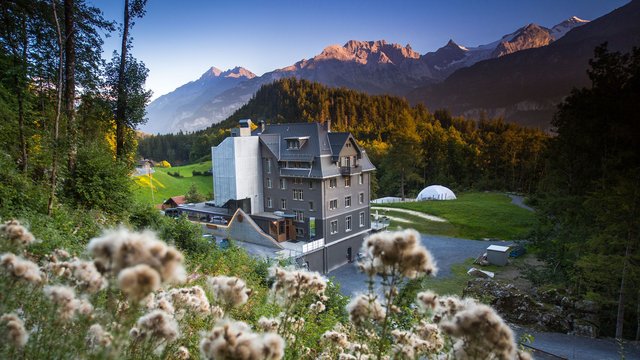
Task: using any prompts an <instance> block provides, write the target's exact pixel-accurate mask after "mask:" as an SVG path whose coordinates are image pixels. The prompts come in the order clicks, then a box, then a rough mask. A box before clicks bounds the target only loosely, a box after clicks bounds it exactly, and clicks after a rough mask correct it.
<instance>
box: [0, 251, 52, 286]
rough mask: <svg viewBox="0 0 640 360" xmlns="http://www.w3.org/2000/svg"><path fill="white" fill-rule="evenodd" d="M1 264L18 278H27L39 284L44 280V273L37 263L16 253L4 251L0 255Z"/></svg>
mask: <svg viewBox="0 0 640 360" xmlns="http://www.w3.org/2000/svg"><path fill="white" fill-rule="evenodd" d="M0 266H2V267H3V268H4V270H5V271H6V272H7V273H9V274H11V275H12V276H13V277H15V278H17V279H22V280H26V281H28V282H30V283H32V284H38V283H41V282H42V281H43V278H42V273H41V272H40V268H39V267H38V265H37V264H36V263H33V262H31V261H29V260H25V259H23V258H21V257H20V256H16V255H15V254H12V253H4V254H2V255H0Z"/></svg>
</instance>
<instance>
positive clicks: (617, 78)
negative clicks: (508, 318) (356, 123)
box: [532, 45, 640, 337]
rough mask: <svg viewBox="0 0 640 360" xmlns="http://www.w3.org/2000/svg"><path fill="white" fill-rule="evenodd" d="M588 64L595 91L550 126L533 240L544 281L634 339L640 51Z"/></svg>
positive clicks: (579, 97) (580, 92)
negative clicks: (589, 304)
mask: <svg viewBox="0 0 640 360" xmlns="http://www.w3.org/2000/svg"><path fill="white" fill-rule="evenodd" d="M590 64H591V70H589V77H590V79H591V82H592V85H591V87H590V88H583V89H574V90H573V91H572V93H571V96H569V97H568V98H567V99H566V100H565V101H564V103H563V104H562V105H561V106H560V108H559V111H558V112H557V113H556V116H555V118H554V121H553V124H554V125H555V126H556V131H557V136H556V137H555V138H553V140H552V141H551V143H550V147H549V154H548V156H547V157H548V164H547V169H546V176H545V177H544V178H543V180H542V182H541V187H540V191H539V192H538V193H537V199H536V201H537V202H538V204H539V209H540V211H539V225H538V227H537V229H536V231H535V232H534V234H533V237H532V240H533V243H534V244H535V246H536V248H537V249H538V252H537V253H538V255H539V257H540V258H541V259H542V260H544V261H545V262H546V263H547V265H548V270H547V272H546V274H544V276H545V278H547V279H549V280H550V281H553V282H558V283H563V284H564V285H566V286H568V287H569V288H570V290H572V291H574V292H576V293H578V294H582V295H585V294H592V297H593V298H597V299H600V303H601V304H602V305H603V313H602V314H601V315H602V318H603V319H606V320H605V321H604V324H603V330H604V332H608V334H607V335H613V332H614V331H613V329H614V328H617V329H616V331H615V336H616V337H622V336H623V335H624V336H632V334H633V331H632V330H633V328H635V327H636V326H637V324H633V322H632V321H633V319H634V318H635V317H636V316H637V313H636V311H637V310H636V309H637V305H638V301H639V300H640V299H638V296H637V294H638V291H639V289H640V288H639V287H638V286H639V284H640V267H639V266H638V261H639V260H640V246H638V241H637V238H638V233H640V231H639V229H640V193H639V192H638V183H639V182H640V152H639V151H638V148H640V144H639V143H638V139H639V138H638V135H637V134H638V133H640V128H639V123H638V121H637V99H638V98H639V96H640V75H639V74H640V49H634V50H633V51H632V52H631V53H629V54H620V53H615V52H613V53H612V52H608V51H607V48H606V45H605V46H601V47H598V48H597V49H596V51H595V58H594V59H593V60H591V61H590ZM623 280H624V281H623ZM621 293H622V296H621ZM594 295H597V296H594ZM616 308H617V310H615V309H616ZM611 319H617V325H616V326H614V324H613V321H612V320H611ZM625 324H626V325H627V326H624V327H623V325H625ZM631 324H633V326H628V325H631ZM623 328H624V330H623Z"/></svg>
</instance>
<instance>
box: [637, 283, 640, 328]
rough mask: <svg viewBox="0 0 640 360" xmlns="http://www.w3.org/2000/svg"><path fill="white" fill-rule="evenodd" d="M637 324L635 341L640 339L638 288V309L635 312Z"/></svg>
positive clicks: (639, 298)
mask: <svg viewBox="0 0 640 360" xmlns="http://www.w3.org/2000/svg"><path fill="white" fill-rule="evenodd" d="M636 317H637V321H638V325H637V326H636V341H640V290H638V310H637V312H636Z"/></svg>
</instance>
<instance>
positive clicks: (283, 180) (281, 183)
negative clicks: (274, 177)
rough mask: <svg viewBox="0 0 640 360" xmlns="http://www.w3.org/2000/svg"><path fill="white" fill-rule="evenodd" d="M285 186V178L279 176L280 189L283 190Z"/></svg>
mask: <svg viewBox="0 0 640 360" xmlns="http://www.w3.org/2000/svg"><path fill="white" fill-rule="evenodd" d="M286 188H287V179H283V178H280V189H282V190H284V189H286Z"/></svg>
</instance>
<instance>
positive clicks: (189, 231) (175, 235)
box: [158, 215, 212, 254]
mask: <svg viewBox="0 0 640 360" xmlns="http://www.w3.org/2000/svg"><path fill="white" fill-rule="evenodd" d="M158 230H159V236H160V238H161V239H163V240H165V241H167V242H169V243H173V244H175V245H176V247H178V248H179V249H181V250H183V251H186V252H188V253H192V254H199V253H204V252H207V251H208V250H210V249H211V247H212V245H211V244H209V243H208V242H207V241H206V240H204V239H203V238H202V228H201V227H200V226H199V225H196V224H193V223H191V222H190V221H189V220H188V219H187V216H186V215H183V216H180V217H179V218H177V219H175V220H173V219H168V222H166V223H164V224H163V226H162V228H161V229H158Z"/></svg>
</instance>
